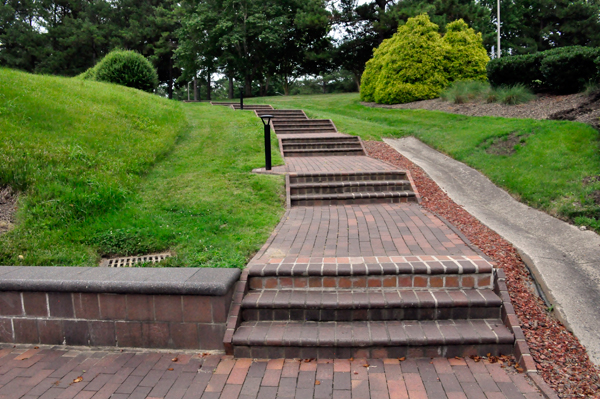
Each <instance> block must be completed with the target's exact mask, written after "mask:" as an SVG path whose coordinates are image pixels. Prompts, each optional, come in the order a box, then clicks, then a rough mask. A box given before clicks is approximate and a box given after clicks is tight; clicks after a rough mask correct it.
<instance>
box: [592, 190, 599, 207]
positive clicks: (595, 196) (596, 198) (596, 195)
mask: <svg viewBox="0 0 600 399" xmlns="http://www.w3.org/2000/svg"><path fill="white" fill-rule="evenodd" d="M592 199H593V200H594V203H595V204H596V205H600V190H596V191H593V192H592Z"/></svg>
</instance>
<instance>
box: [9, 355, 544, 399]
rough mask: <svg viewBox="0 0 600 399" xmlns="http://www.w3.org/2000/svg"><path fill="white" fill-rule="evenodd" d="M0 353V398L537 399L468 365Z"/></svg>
mask: <svg viewBox="0 0 600 399" xmlns="http://www.w3.org/2000/svg"><path fill="white" fill-rule="evenodd" d="M36 348H37V347H32V346H23V347H19V348H13V347H12V346H10V347H6V346H4V347H2V346H0V398H2V399H4V398H20V397H23V398H43V399H52V398H62V399H69V398H77V399H90V398H92V399H99V398H112V399H125V398H131V399H134V398H140V399H141V398H165V399H218V398H222V399H235V398H239V399H253V398H261V399H262V398H264V399H267V398H273V399H275V398H302V399H308V398H313V397H314V398H340V399H342V398H347V399H350V398H360V399H368V398H411V399H413V398H415V399H416V398H457V399H458V398H467V397H469V398H488V399H492V398H499V399H500V398H521V399H525V398H526V399H538V398H542V396H541V395H540V393H539V392H538V390H537V389H536V387H535V386H534V385H533V384H532V382H531V380H530V379H529V377H527V376H526V375H524V374H515V373H514V372H512V373H511V372H507V370H508V369H504V368H501V367H500V364H499V363H494V364H491V363H489V362H487V361H485V360H482V361H480V362H474V361H472V360H471V359H469V358H467V359H442V358H436V359H432V360H430V359H422V360H416V361H415V360H406V361H403V362H400V361H399V360H398V359H383V360H382V359H369V360H365V359H352V360H339V359H336V360H327V359H319V360H318V361H317V360H314V359H313V360H310V359H305V360H301V359H286V360H284V359H272V360H256V359H254V360H253V359H233V358H231V357H228V356H221V355H208V356H206V355H202V354H197V353H187V354H186V353H165V352H148V351H146V352H137V353H136V352H118V351H111V352H103V351H94V350H82V351H80V350H68V349H60V348H37V349H36Z"/></svg>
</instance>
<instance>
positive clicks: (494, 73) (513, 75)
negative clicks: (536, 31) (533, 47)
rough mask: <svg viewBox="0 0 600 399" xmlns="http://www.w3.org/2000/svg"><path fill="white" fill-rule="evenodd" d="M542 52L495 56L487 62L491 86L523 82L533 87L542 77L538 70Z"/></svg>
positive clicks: (512, 84)
mask: <svg viewBox="0 0 600 399" xmlns="http://www.w3.org/2000/svg"><path fill="white" fill-rule="evenodd" d="M542 58H544V56H543V53H536V54H526V55H514V56H507V57H502V58H495V59H493V60H491V61H490V62H488V64H487V76H488V81H489V82H490V84H491V85H492V86H493V87H499V86H514V85H516V84H519V83H520V84H524V85H526V86H528V87H531V88H534V87H535V86H537V84H536V82H541V81H542V80H543V79H544V77H543V76H542V73H541V72H540V67H541V64H542Z"/></svg>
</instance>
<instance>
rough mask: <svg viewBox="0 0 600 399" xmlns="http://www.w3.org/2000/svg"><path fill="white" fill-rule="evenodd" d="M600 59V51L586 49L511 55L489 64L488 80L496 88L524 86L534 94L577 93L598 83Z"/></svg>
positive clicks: (564, 48) (565, 49)
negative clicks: (537, 92) (543, 91)
mask: <svg viewBox="0 0 600 399" xmlns="http://www.w3.org/2000/svg"><path fill="white" fill-rule="evenodd" d="M599 56H600V49H598V48H594V47H582V46H569V47H559V48H555V49H552V50H547V51H541V52H539V53H535V54H526V55H515V56H507V57H503V58H500V59H494V60H491V61H490V62H489V63H488V65H487V73H488V80H489V81H490V83H491V84H492V86H494V87H499V86H514V85H517V84H522V85H525V86H527V87H529V88H530V89H532V90H534V91H540V90H544V89H550V90H553V91H555V92H560V93H576V92H579V91H582V90H584V89H585V87H586V85H589V84H590V83H595V82H598V79H599V71H600V57H599Z"/></svg>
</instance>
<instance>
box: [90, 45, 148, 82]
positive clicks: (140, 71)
mask: <svg viewBox="0 0 600 399" xmlns="http://www.w3.org/2000/svg"><path fill="white" fill-rule="evenodd" d="M93 69H94V71H90V70H88V71H86V72H84V74H87V73H88V72H90V74H89V75H88V76H90V78H93V79H94V80H97V81H100V82H110V83H116V84H119V85H123V86H127V87H133V88H135V89H139V90H143V91H148V92H152V91H153V90H154V88H155V87H156V86H157V85H158V74H157V73H156V70H155V69H154V67H153V66H152V64H151V63H150V61H148V60H147V59H146V58H144V56H143V55H141V54H139V53H136V52H135V51H125V50H115V51H111V52H110V53H109V54H108V55H107V56H106V57H104V58H103V59H102V60H101V61H100V62H99V63H98V65H96V66H95V67H94V68H93ZM94 75H95V76H94ZM92 76H93V77H92ZM84 79H85V77H84Z"/></svg>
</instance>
